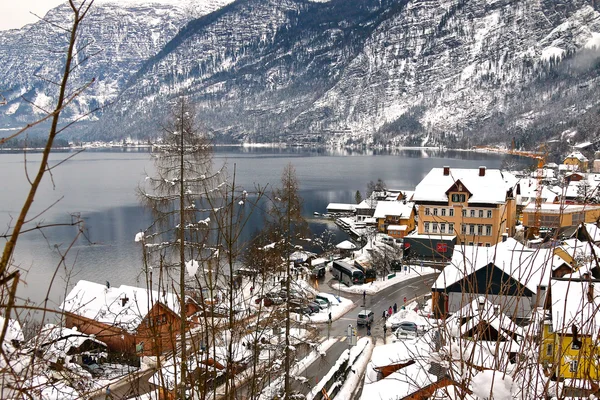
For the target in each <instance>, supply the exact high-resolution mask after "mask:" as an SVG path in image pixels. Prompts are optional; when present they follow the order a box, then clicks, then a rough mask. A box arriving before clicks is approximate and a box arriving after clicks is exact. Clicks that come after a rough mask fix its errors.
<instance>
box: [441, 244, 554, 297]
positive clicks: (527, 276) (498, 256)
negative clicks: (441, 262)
mask: <svg viewBox="0 0 600 400" xmlns="http://www.w3.org/2000/svg"><path fill="white" fill-rule="evenodd" d="M564 263H565V262H564V260H563V259H562V258H560V257H558V256H555V255H553V253H552V251H551V250H547V249H528V248H526V247H524V246H523V245H522V244H520V243H519V242H517V241H516V240H514V239H512V238H508V239H507V240H506V241H505V242H500V243H498V244H497V245H495V246H492V247H480V246H463V245H461V246H455V247H454V253H453V255H452V261H451V262H450V264H449V265H447V266H446V267H445V268H444V269H443V271H442V272H441V273H440V275H439V276H438V278H437V279H436V281H435V282H434V283H433V286H432V289H439V290H443V289H445V288H447V287H449V286H451V285H453V284H455V283H457V282H459V281H461V280H462V279H463V278H465V277H467V276H470V275H472V274H474V273H475V272H477V271H479V270H480V269H483V268H487V267H488V266H489V265H494V266H495V267H496V268H498V269H499V270H500V271H502V272H503V273H505V274H507V275H508V276H509V277H511V278H513V279H515V280H516V281H517V282H519V283H520V284H521V285H523V286H525V287H526V288H527V289H529V290H530V291H531V292H533V293H537V291H538V286H546V285H547V284H548V281H549V279H550V276H551V273H552V267H553V266H554V265H555V264H559V265H563V264H564Z"/></svg>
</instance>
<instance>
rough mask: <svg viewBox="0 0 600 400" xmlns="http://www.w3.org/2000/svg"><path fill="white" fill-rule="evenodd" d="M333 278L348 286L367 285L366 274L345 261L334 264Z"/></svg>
mask: <svg viewBox="0 0 600 400" xmlns="http://www.w3.org/2000/svg"><path fill="white" fill-rule="evenodd" d="M332 273H333V277H334V278H336V279H337V280H338V281H340V282H342V283H343V284H345V285H346V286H352V285H360V284H363V283H365V274H363V272H362V271H361V270H360V269H358V268H355V267H353V266H352V265H350V264H348V263H346V262H343V261H334V262H333V270H332Z"/></svg>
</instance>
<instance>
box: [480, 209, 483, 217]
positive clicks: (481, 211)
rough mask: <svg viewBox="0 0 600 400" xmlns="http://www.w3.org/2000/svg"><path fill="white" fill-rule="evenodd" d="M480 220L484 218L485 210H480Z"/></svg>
mask: <svg viewBox="0 0 600 400" xmlns="http://www.w3.org/2000/svg"><path fill="white" fill-rule="evenodd" d="M479 218H483V210H479Z"/></svg>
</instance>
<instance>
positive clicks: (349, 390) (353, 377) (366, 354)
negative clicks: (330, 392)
mask: <svg viewBox="0 0 600 400" xmlns="http://www.w3.org/2000/svg"><path fill="white" fill-rule="evenodd" d="M365 339H367V340H369V343H368V344H367V345H366V347H365V349H364V351H363V352H362V353H361V354H360V355H359V356H358V357H357V359H356V361H355V362H354V366H353V367H352V371H353V373H350V374H349V375H348V377H347V379H346V382H344V385H343V386H342V388H341V389H340V391H339V393H338V394H337V395H336V396H335V398H336V400H338V399H339V400H350V399H353V398H354V397H355V396H354V395H355V394H356V390H357V389H358V386H359V385H360V379H361V378H362V377H363V375H364V373H365V371H366V369H367V365H369V361H370V359H371V354H373V348H374V347H375V345H374V344H373V342H372V341H371V339H370V338H368V337H367V338H361V339H359V343H360V342H361V341H362V340H365ZM357 347H358V343H357V345H356V347H353V348H352V352H353V353H354V354H356V353H358V349H357ZM353 353H351V354H350V358H351V359H352V354H353Z"/></svg>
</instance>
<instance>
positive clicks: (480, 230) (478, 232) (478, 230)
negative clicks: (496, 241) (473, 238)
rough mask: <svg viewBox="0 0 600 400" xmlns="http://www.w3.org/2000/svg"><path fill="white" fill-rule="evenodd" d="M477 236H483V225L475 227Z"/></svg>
mask: <svg viewBox="0 0 600 400" xmlns="http://www.w3.org/2000/svg"><path fill="white" fill-rule="evenodd" d="M477 235H478V236H481V235H483V225H477Z"/></svg>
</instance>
